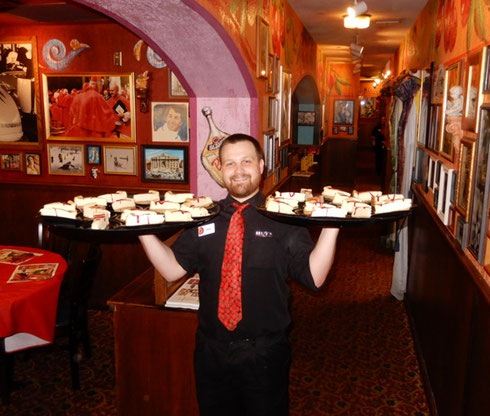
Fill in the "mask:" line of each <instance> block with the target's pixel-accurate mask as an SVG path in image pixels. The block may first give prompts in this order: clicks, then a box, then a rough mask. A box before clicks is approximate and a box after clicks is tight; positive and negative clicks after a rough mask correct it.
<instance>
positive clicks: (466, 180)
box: [455, 138, 475, 222]
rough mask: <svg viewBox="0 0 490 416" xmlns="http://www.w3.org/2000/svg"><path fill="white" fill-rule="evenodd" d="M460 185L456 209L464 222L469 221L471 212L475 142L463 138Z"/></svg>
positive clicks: (459, 172) (459, 168) (459, 173)
mask: <svg viewBox="0 0 490 416" xmlns="http://www.w3.org/2000/svg"><path fill="white" fill-rule="evenodd" d="M459 149H460V150H459V166H458V185H457V187H456V201H455V204H456V209H457V210H458V211H459V212H460V213H461V216H462V217H463V220H464V221H465V222H467V221H468V214H469V210H470V192H471V187H472V172H473V162H474V157H475V142H474V141H473V140H470V139H467V138H463V139H461V145H460V148H459Z"/></svg>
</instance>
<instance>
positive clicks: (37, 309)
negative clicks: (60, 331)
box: [0, 245, 67, 352]
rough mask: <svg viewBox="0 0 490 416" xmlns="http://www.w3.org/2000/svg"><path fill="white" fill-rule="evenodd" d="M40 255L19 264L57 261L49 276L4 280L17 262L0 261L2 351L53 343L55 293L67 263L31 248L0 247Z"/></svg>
mask: <svg viewBox="0 0 490 416" xmlns="http://www.w3.org/2000/svg"><path fill="white" fill-rule="evenodd" d="M3 249H11V250H19V251H25V252H30V253H37V254H41V255H39V256H34V257H31V258H30V259H29V260H27V261H25V262H23V263H21V265H29V264H44V263H57V264H58V267H57V269H56V272H55V275H54V276H53V277H51V278H49V279H45V280H38V281H24V282H15V283H7V281H8V280H9V279H10V277H11V276H12V273H13V272H14V271H15V269H16V268H17V266H18V264H6V263H0V338H4V342H5V352H13V351H18V350H22V349H26V348H31V347H37V346H41V345H46V344H50V343H52V342H53V338H54V330H55V324H56V309H57V306H58V295H59V290H60V285H61V282H62V280H63V276H64V274H65V272H66V269H67V263H66V261H65V260H64V259H63V257H61V256H60V255H59V254H56V253H52V252H50V251H46V250H40V249H37V248H32V247H16V246H1V245H0V250H3Z"/></svg>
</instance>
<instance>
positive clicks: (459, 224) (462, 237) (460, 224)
mask: <svg viewBox="0 0 490 416" xmlns="http://www.w3.org/2000/svg"><path fill="white" fill-rule="evenodd" d="M455 237H456V240H457V241H458V243H459V245H460V246H461V248H462V249H463V250H465V249H466V239H467V237H468V224H467V223H466V222H465V221H464V219H463V217H461V215H458V219H457V220H456V233H455Z"/></svg>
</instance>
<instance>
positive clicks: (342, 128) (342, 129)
mask: <svg viewBox="0 0 490 416" xmlns="http://www.w3.org/2000/svg"><path fill="white" fill-rule="evenodd" d="M339 129H340V131H341V132H342V133H347V126H340V127H339Z"/></svg>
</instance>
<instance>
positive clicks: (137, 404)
mask: <svg viewBox="0 0 490 416" xmlns="http://www.w3.org/2000/svg"><path fill="white" fill-rule="evenodd" d="M184 280H185V278H184V279H183V280H182V282H183V281H184ZM180 283H181V282H180ZM178 286H179V285H178V284H177V285H167V284H166V282H165V281H163V279H161V277H159V276H158V274H157V275H155V272H154V269H153V268H150V269H148V270H147V271H146V272H144V273H143V274H142V275H140V276H139V277H138V278H136V279H135V280H134V281H133V282H131V283H130V284H129V285H127V286H126V287H124V288H123V289H122V290H121V291H119V292H118V293H117V294H116V295H114V296H113V297H112V298H111V299H110V300H109V301H108V304H109V305H111V306H112V307H113V308H114V343H115V348H114V351H115V361H116V392H117V403H118V414H119V415H121V416H124V415H127V416H133V415H140V416H147V415H148V416H149V415H155V416H156V415H158V416H161V415H172V416H193V415H198V414H199V410H198V406H197V399H196V391H195V382H194V364H193V354H194V346H195V334H196V330H197V312H194V311H189V310H178V309H165V308H164V307H163V306H162V305H163V304H164V303H165V300H166V298H167V297H168V296H169V295H170V294H171V293H173V291H175V289H176V288H177V287H178ZM156 298H157V300H156ZM157 303H158V304H157Z"/></svg>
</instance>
